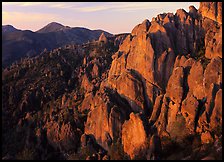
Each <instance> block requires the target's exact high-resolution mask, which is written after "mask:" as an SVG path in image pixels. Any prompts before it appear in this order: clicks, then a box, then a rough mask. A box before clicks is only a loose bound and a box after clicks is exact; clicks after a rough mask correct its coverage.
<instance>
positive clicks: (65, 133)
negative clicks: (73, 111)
mask: <svg viewBox="0 0 224 162" xmlns="http://www.w3.org/2000/svg"><path fill="white" fill-rule="evenodd" d="M46 129H47V139H48V142H49V143H50V144H51V145H52V146H53V147H54V148H55V149H59V150H76V149H77V148H78V146H79V138H78V137H79V136H81V134H80V133H81V132H79V131H78V130H76V129H75V128H73V126H72V125H71V124H70V123H67V124H65V123H62V125H61V126H60V125H59V124H58V123H57V122H49V123H47V124H46Z"/></svg>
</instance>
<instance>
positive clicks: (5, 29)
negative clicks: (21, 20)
mask: <svg viewBox="0 0 224 162" xmlns="http://www.w3.org/2000/svg"><path fill="white" fill-rule="evenodd" d="M14 31H19V30H18V29H16V28H15V27H14V26H12V25H2V32H3V33H8V32H14Z"/></svg>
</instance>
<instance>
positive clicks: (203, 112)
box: [2, 2, 222, 160]
mask: <svg viewBox="0 0 224 162" xmlns="http://www.w3.org/2000/svg"><path fill="white" fill-rule="evenodd" d="M220 4H222V3H221V2H220V3H219V2H218V3H215V2H201V4H200V8H199V9H198V10H197V9H196V8H195V7H194V6H190V7H189V12H186V11H185V10H183V9H179V10H177V11H176V13H175V14H173V13H164V14H159V15H158V16H157V17H155V18H153V19H152V21H151V22H150V21H149V20H147V19H146V20H144V21H143V22H142V23H141V24H139V25H137V26H136V27H134V29H133V30H132V32H131V33H130V34H121V35H117V36H113V37H106V36H105V35H104V33H102V34H101V36H100V38H99V40H98V41H93V42H89V43H85V44H82V45H71V46H65V47H61V48H58V49H55V50H52V51H50V52H48V51H45V52H44V53H42V54H41V55H40V56H37V57H35V58H29V59H24V60H22V61H20V62H18V63H15V64H13V65H12V66H10V67H7V68H5V69H3V76H2V81H3V87H2V90H3V94H4V95H3V106H2V112H3V116H2V121H3V125H4V127H3V141H4V142H3V148H4V149H3V150H4V151H3V155H4V158H3V159H7V158H14V159H19V158H21V156H22V158H24V157H23V156H24V154H25V153H26V151H27V150H31V151H32V150H34V151H33V152H39V153H38V154H37V155H33V154H32V153H29V155H32V157H34V158H36V157H38V158H39V159H52V157H57V158H59V159H88V160H89V159H95V160H102V159H105V160H106V159H150V160H152V159H209V158H210V159H222V157H221V156H220V155H221V153H220V150H221V149H222V146H221V144H222V136H221V133H222V128H221V126H222V52H221V49H222V41H221V38H222V35H221V31H222V27H221V24H222V22H220V20H222V18H221V17H222V16H221V15H220V10H221V9H220V6H221V5H220ZM204 10H207V12H206V13H205V12H204ZM102 42H104V43H102ZM52 83H53V84H52ZM11 119H13V120H11ZM18 139H19V140H18ZM33 141H37V142H36V143H35V142H33ZM19 142H20V143H19ZM14 143H15V144H16V147H13V146H14V145H13V144H14ZM11 150H13V151H14V152H15V153H16V156H14V157H12V156H13V155H11V154H8V152H10V151H11ZM21 150H23V151H21ZM207 152H210V153H211V154H209V155H207V154H206V153H207ZM55 154H57V155H55ZM41 155H42V156H41Z"/></svg>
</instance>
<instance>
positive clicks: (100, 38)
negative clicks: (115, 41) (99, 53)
mask: <svg viewBox="0 0 224 162" xmlns="http://www.w3.org/2000/svg"><path fill="white" fill-rule="evenodd" d="M99 42H104V43H107V42H108V39H107V37H106V36H105V34H104V32H102V34H101V35H100V37H99Z"/></svg>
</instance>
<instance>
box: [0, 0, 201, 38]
mask: <svg viewBox="0 0 224 162" xmlns="http://www.w3.org/2000/svg"><path fill="white" fill-rule="evenodd" d="M190 5H194V6H195V7H196V8H197V9H198V7H199V2H2V16H3V17H2V18H3V19H2V25H12V26H14V27H15V28H17V29H21V30H31V31H34V32H35V31H37V30H39V29H41V28H42V27H44V26H46V25H47V24H49V23H51V22H58V23H60V24H62V25H64V26H69V27H85V28H88V29H91V30H97V29H102V30H105V31H107V32H110V33H112V34H119V33H130V32H131V30H132V29H133V28H134V27H135V26H136V25H137V24H139V23H141V22H142V21H144V20H145V19H148V20H150V21H151V20H152V18H153V17H155V16H157V15H158V14H160V13H164V12H165V13H166V12H172V13H175V12H176V10H177V9H180V8H183V9H184V10H186V11H187V12H188V7H189V6H190Z"/></svg>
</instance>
